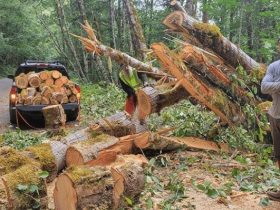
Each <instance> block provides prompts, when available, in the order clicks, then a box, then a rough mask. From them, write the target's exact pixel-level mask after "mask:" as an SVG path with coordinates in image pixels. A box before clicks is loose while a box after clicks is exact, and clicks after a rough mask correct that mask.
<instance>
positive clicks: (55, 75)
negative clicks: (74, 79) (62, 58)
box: [51, 70, 62, 79]
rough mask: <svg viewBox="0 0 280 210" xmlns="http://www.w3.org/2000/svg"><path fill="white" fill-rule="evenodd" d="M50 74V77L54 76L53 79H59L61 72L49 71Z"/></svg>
mask: <svg viewBox="0 0 280 210" xmlns="http://www.w3.org/2000/svg"><path fill="white" fill-rule="evenodd" d="M51 75H52V78H54V79H59V78H60V77H61V76H62V75H61V73H60V72H59V71H57V70H53V71H51Z"/></svg>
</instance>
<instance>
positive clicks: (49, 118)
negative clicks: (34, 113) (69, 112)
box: [42, 104, 66, 128]
mask: <svg viewBox="0 0 280 210" xmlns="http://www.w3.org/2000/svg"><path fill="white" fill-rule="evenodd" d="M42 112H43V115H44V118H45V126H46V127H48V128H54V127H56V126H58V125H62V126H64V125H65V122H66V114H65V112H64V109H63V107H62V106H61V105H60V104H58V105H51V106H46V107H44V108H43V109H42Z"/></svg>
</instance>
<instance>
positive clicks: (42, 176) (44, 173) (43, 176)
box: [39, 171, 49, 179]
mask: <svg viewBox="0 0 280 210" xmlns="http://www.w3.org/2000/svg"><path fill="white" fill-rule="evenodd" d="M48 176H49V172H47V171H41V172H39V177H40V178H42V179H46V178H47V177H48Z"/></svg>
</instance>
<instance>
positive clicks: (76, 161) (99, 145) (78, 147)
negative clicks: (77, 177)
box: [66, 134, 119, 166]
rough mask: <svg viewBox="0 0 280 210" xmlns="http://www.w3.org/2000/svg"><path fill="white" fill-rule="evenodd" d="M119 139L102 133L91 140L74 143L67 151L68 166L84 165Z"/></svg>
mask: <svg viewBox="0 0 280 210" xmlns="http://www.w3.org/2000/svg"><path fill="white" fill-rule="evenodd" d="M118 141H119V139H118V138H116V137H114V136H109V135H105V134H101V135H98V136H96V137H93V138H91V139H89V140H86V141H81V142H77V143H75V144H72V145H70V146H69V147H68V149H67V151H66V164H67V166H71V165H84V164H86V163H88V162H89V161H91V160H93V159H96V158H97V157H98V154H99V152H100V151H102V150H104V149H107V148H108V147H110V146H112V145H114V144H116V143H117V142H118ZM108 158H109V157H108Z"/></svg>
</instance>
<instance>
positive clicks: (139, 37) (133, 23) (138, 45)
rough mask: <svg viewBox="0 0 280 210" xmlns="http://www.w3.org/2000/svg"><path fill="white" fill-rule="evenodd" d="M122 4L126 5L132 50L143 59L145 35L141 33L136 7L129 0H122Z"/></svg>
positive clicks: (145, 47)
mask: <svg viewBox="0 0 280 210" xmlns="http://www.w3.org/2000/svg"><path fill="white" fill-rule="evenodd" d="M124 4H125V6H126V11H127V15H128V19H129V22H130V28H131V32H132V38H133V43H134V45H133V46H134V50H135V52H136V57H138V58H139V59H140V60H142V61H143V60H145V57H146V51H147V46H146V42H145V37H144V33H143V29H142V26H141V23H140V20H139V17H138V15H137V11H136V8H135V7H134V5H133V3H132V1H131V0H124Z"/></svg>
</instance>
